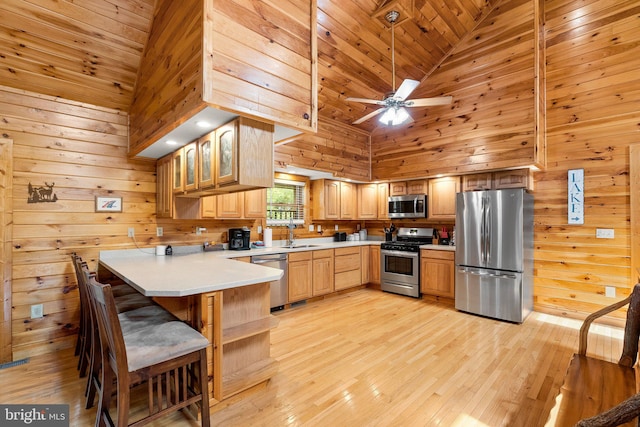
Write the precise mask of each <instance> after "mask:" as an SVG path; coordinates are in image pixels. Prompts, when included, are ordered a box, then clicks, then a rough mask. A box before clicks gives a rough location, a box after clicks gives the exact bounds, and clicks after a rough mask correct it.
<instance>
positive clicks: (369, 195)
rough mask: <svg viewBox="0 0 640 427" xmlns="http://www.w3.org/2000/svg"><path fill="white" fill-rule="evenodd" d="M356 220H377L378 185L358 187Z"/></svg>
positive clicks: (360, 185)
mask: <svg viewBox="0 0 640 427" xmlns="http://www.w3.org/2000/svg"><path fill="white" fill-rule="evenodd" d="M357 217H358V219H377V218H378V185H377V184H359V185H358V216H357Z"/></svg>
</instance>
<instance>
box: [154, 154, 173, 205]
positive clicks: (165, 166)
mask: <svg viewBox="0 0 640 427" xmlns="http://www.w3.org/2000/svg"><path fill="white" fill-rule="evenodd" d="M172 162H173V155H171V154H170V155H168V156H164V157H162V158H161V159H158V162H157V163H156V215H157V217H158V218H172V217H173V188H172V187H171V182H172V177H173V175H172V172H171V165H172Z"/></svg>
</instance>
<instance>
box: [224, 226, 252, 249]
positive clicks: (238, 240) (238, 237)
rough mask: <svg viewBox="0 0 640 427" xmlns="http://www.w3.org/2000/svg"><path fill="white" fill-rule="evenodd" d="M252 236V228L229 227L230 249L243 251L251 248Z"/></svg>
mask: <svg viewBox="0 0 640 427" xmlns="http://www.w3.org/2000/svg"><path fill="white" fill-rule="evenodd" d="M250 238H251V230H248V229H244V228H230V229H229V249H231V250H234V251H243V250H247V249H250V246H249V240H250Z"/></svg>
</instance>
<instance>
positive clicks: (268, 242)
mask: <svg viewBox="0 0 640 427" xmlns="http://www.w3.org/2000/svg"><path fill="white" fill-rule="evenodd" d="M263 234H264V236H263V239H262V240H264V247H265V248H270V247H271V246H273V230H272V229H270V228H265V229H264V233H263Z"/></svg>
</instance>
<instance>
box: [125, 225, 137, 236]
mask: <svg viewBox="0 0 640 427" xmlns="http://www.w3.org/2000/svg"><path fill="white" fill-rule="evenodd" d="M127 237H136V232H135V231H134V229H133V227H129V230H127Z"/></svg>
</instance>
